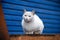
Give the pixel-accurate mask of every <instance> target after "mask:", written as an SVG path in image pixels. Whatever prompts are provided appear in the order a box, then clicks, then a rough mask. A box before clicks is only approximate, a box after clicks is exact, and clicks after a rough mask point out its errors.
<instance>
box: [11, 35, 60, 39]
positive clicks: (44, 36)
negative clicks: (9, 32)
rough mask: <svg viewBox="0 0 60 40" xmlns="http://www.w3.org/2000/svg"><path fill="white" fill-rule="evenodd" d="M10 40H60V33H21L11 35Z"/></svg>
mask: <svg viewBox="0 0 60 40" xmlns="http://www.w3.org/2000/svg"><path fill="white" fill-rule="evenodd" d="M10 40H60V35H33V36H31V35H20V36H10Z"/></svg>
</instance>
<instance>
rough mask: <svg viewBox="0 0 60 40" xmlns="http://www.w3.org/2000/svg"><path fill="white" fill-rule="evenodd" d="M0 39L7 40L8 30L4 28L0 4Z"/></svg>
mask: <svg viewBox="0 0 60 40" xmlns="http://www.w3.org/2000/svg"><path fill="white" fill-rule="evenodd" d="M1 34H2V36H1ZM0 38H2V39H3V40H9V35H8V30H7V27H6V23H5V20H4V14H3V12H2V5H1V4H0Z"/></svg>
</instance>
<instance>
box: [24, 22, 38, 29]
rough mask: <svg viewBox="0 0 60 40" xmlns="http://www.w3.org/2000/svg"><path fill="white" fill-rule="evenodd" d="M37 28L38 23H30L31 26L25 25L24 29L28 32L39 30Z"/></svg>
mask: <svg viewBox="0 0 60 40" xmlns="http://www.w3.org/2000/svg"><path fill="white" fill-rule="evenodd" d="M37 26H38V25H36V23H30V24H28V23H27V24H26V23H24V26H23V28H25V29H27V30H33V29H37Z"/></svg>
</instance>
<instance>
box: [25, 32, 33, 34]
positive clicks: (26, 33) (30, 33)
mask: <svg viewBox="0 0 60 40" xmlns="http://www.w3.org/2000/svg"><path fill="white" fill-rule="evenodd" d="M25 34H33V32H25Z"/></svg>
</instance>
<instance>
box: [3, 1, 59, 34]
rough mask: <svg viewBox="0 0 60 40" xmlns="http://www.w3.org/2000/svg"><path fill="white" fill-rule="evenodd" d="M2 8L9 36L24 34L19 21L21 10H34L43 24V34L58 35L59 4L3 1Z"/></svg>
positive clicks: (56, 2) (51, 2) (52, 2)
mask: <svg viewBox="0 0 60 40" xmlns="http://www.w3.org/2000/svg"><path fill="white" fill-rule="evenodd" d="M2 8H3V12H4V15H5V20H6V24H7V28H8V31H9V34H10V35H12V34H14V35H20V34H24V32H23V29H22V26H21V21H22V15H23V10H24V9H27V10H28V11H31V10H35V11H36V14H37V15H38V16H39V17H40V18H41V19H42V21H43V23H44V26H45V27H44V30H43V34H59V33H60V3H59V1H54V0H53V1H52V0H51V1H50V0H3V1H2Z"/></svg>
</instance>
